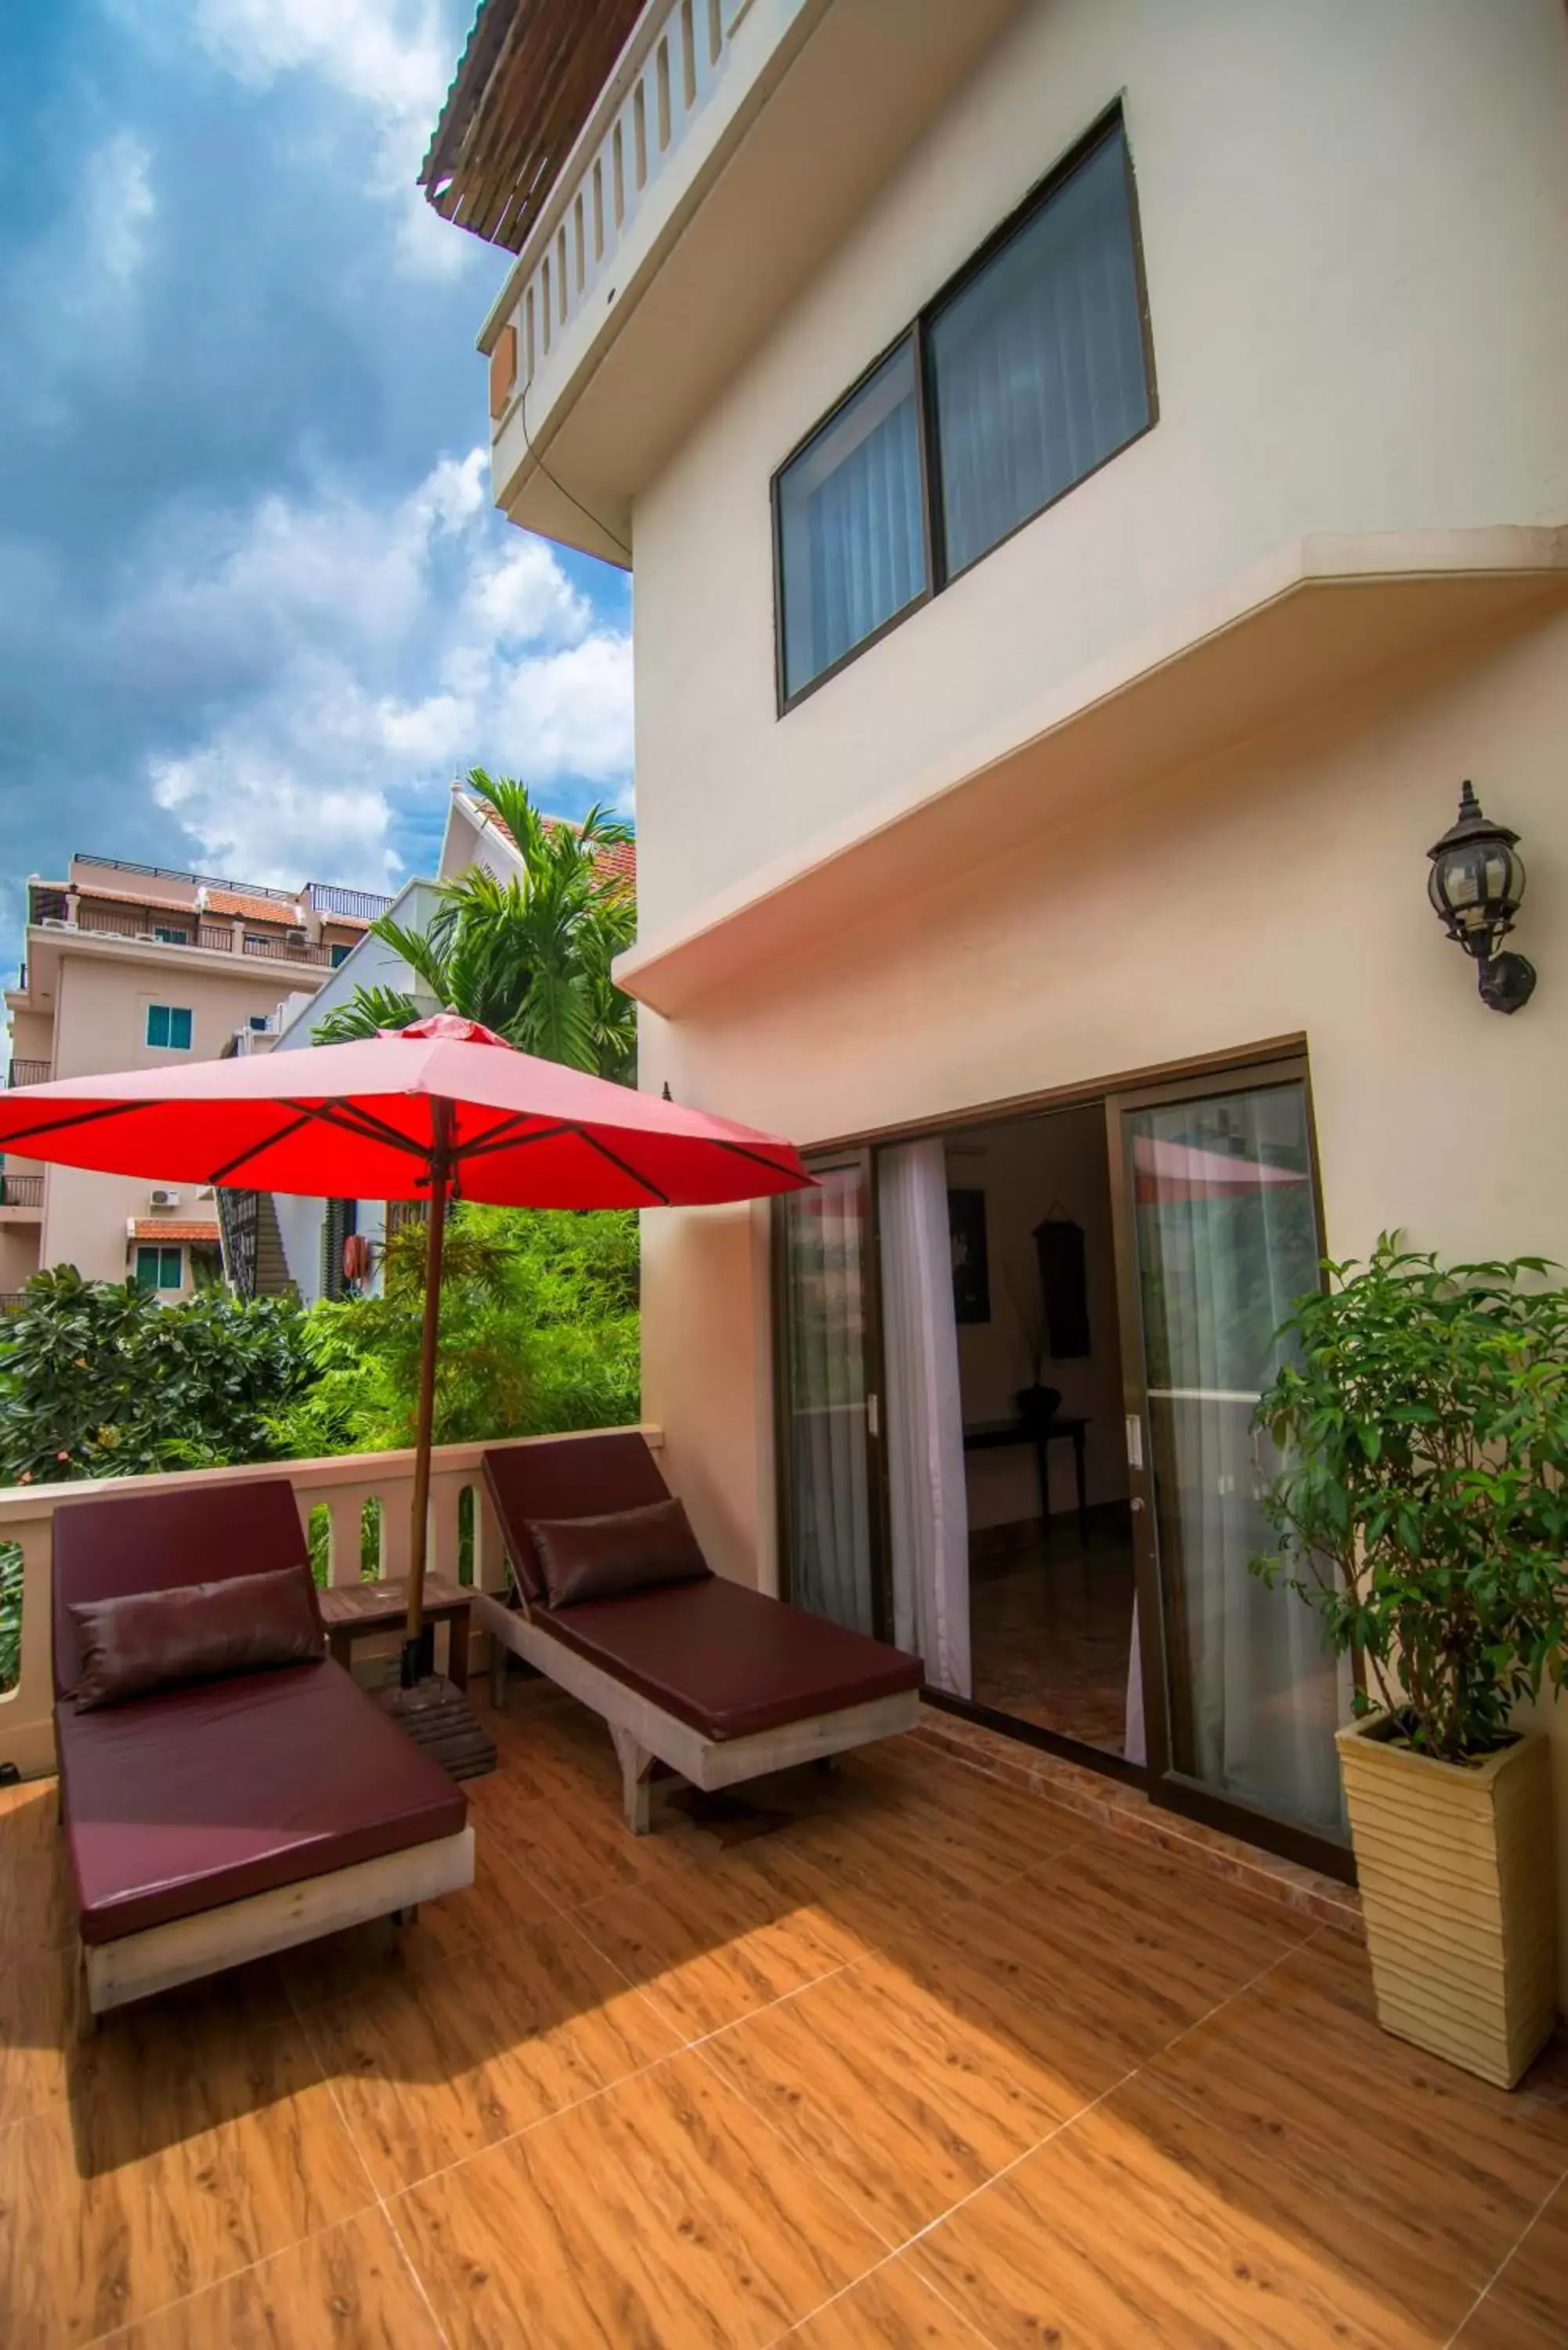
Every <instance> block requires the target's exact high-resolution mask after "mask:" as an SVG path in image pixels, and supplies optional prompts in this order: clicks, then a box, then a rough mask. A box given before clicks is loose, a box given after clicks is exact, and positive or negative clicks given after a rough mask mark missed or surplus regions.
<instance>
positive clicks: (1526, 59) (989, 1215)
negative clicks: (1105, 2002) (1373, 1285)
mask: <svg viewBox="0 0 1568 2350" xmlns="http://www.w3.org/2000/svg"><path fill="white" fill-rule="evenodd" d="M568 39H569V40H571V41H572V43H573V47H572V60H573V66H574V73H572V74H567V75H558V76H553V75H549V74H545V73H544V72H543V71H541V70H539V68H538V65H537V60H538V58H539V57H541V56H542V55H544V54H545V52H546V51H548V50H549V49H550V48H551V46H552V43H555V44H556V45H557V46H558V45H559V44H560V43H561V42H564V41H567V40H568ZM1565 121H1568V17H1565V16H1564V11H1563V7H1562V5H1561V0H1493V5H1488V6H1486V7H1477V6H1475V5H1473V0H1379V5H1376V7H1353V6H1351V5H1348V0H1345V5H1331V6H1327V7H1312V8H1303V7H1300V6H1298V5H1292V0H1251V5H1245V6H1243V5H1237V0H1189V5H1183V6H1180V7H1174V6H1170V5H1158V0H966V5H963V6H954V5H950V0H649V5H645V6H640V7H639V6H638V5H635V0H628V5H623V6H622V7H620V8H619V9H617V8H615V7H608V6H607V7H600V8H597V9H596V10H595V11H594V12H592V16H591V19H590V20H589V21H587V23H585V22H584V21H583V20H582V19H580V18H579V17H578V16H577V15H576V12H575V11H574V10H573V9H572V8H571V7H570V6H569V5H567V0H487V5H485V6H484V7H483V8H482V10H481V13H480V16H479V21H478V23H477V25H476V26H475V29H474V33H473V35H472V39H471V42H470V45H469V49H468V52H467V54H466V56H465V57H464V60H463V63H462V68H461V69H460V72H459V75H458V78H457V80H456V82H455V83H454V85H453V88H452V93H451V96H450V98H449V100H448V104H447V108H446V111H445V113H444V115H443V118H442V121H441V127H440V130H439V131H438V134H437V139H436V141H435V144H434V146H433V147H432V151H431V159H430V161H429V163H428V165H427V173H428V176H429V178H430V181H431V192H432V201H435V202H436V203H438V205H439V206H440V208H441V210H442V211H444V212H445V213H448V215H449V216H450V217H452V218H453V219H455V220H456V221H458V222H459V223H460V224H462V225H464V226H468V227H472V229H474V230H475V231H476V232H477V233H479V234H488V235H492V236H493V237H495V238H496V239H497V240H498V241H500V242H503V243H504V244H509V245H511V246H512V247H513V248H514V250H515V251H516V252H517V255H518V258H517V263H516V266H515V269H514V272H513V275H512V276H511V278H510V280H509V282H508V284H507V286H506V287H505V288H504V292H503V293H502V295H501V296H500V298H499V299H498V301H497V302H496V304H495V306H494V307H493V311H492V313H491V316H490V317H489V319H488V320H487V321H486V323H485V326H484V328H483V338H482V348H483V350H485V351H486V352H487V353H488V355H489V359H490V386H491V410H492V419H493V428H492V429H493V463H494V484H495V494H496V498H497V502H498V504H500V505H501V506H502V508H503V509H504V511H505V512H506V513H507V514H508V515H510V516H511V517H512V519H513V520H514V521H516V522H517V523H519V524H520V525H524V527H526V528H529V529H532V530H536V531H539V532H542V533H544V534H545V535H546V536H551V537H554V538H556V539H558V540H560V541H562V542H563V543H565V544H566V545H569V546H576V547H579V548H582V549H585V550H587V551H588V552H591V553H593V554H596V555H598V556H605V557H607V559H609V560H610V561H612V562H618V563H622V564H626V565H629V566H631V567H633V568H634V569H635V574H636V585H637V592H636V605H635V629H636V668H635V674H636V756H637V785H638V820H639V860H640V873H639V893H640V913H641V927H640V935H639V944H638V946H637V947H636V949H635V950H634V951H633V952H631V953H630V954H629V955H628V956H627V957H626V958H625V960H624V962H623V963H622V965H621V967H620V976H621V979H622V981H623V983H624V984H625V985H626V986H627V987H628V988H629V989H631V990H632V992H633V993H635V994H637V995H638V996H639V998H640V1000H641V1003H642V1004H643V1005H644V1007H645V1016H644V1021H643V1027H642V1082H643V1084H644V1085H645V1086H649V1087H658V1086H659V1085H660V1084H661V1083H664V1082H666V1081H667V1082H668V1083H669V1085H670V1087H671V1089H672V1091H673V1093H674V1095H675V1097H676V1098H677V1099H678V1100H684V1101H689V1102H691V1103H693V1104H695V1105H698V1106H700V1107H701V1108H703V1109H705V1110H710V1111H714V1112H722V1113H724V1114H726V1115H729V1116H732V1117H735V1118H743V1119H746V1120H750V1121H752V1122H753V1123H755V1124H757V1125H760V1126H762V1127H764V1128H773V1129H775V1130H778V1131H782V1132H784V1133H786V1134H788V1135H789V1136H791V1137H792V1138H793V1139H794V1140H796V1141H797V1142H799V1143H800V1144H801V1145H802V1146H803V1147H805V1148H806V1149H808V1151H809V1152H810V1153H811V1154H812V1155H813V1162H814V1164H815V1166H816V1168H817V1169H818V1170H819V1173H820V1175H821V1179H822V1188H821V1190H820V1191H817V1192H815V1194H812V1195H809V1196H807V1197H804V1198H802V1199H800V1200H798V1201H795V1202H794V1203H793V1204H791V1205H784V1206H781V1207H780V1208H779V1209H778V1210H777V1211H775V1212H774V1214H773V1215H771V1216H770V1214H769V1213H768V1212H767V1211H764V1210H763V1209H761V1208H758V1209H756V1210H754V1211H750V1212H748V1211H745V1210H743V1209H742V1210H736V1211H701V1212H691V1213H681V1214H676V1213H662V1214H657V1215H652V1216H650V1217H649V1219H648V1221H647V1227H646V1237H645V1253H644V1291H643V1312H644V1329H645V1342H644V1343H645V1357H644V1362H645V1386H644V1403H645V1409H646V1411H647V1414H648V1416H649V1419H652V1420H655V1421H658V1422H659V1423H660V1424H661V1426H662V1427H663V1429H664V1431H665V1439H666V1444H667V1447H668V1452H667V1458H668V1460H669V1461H670V1468H671V1472H672V1477H673V1482H675V1484H676V1486H677V1487H678V1489H679V1490H680V1492H681V1493H682V1495H683V1496H684V1498H685V1499H686V1501H687V1503H688V1504H689V1506H690V1508H691V1512H692V1514H693V1517H694V1519H695V1521H696V1523H697V1524H698V1528H699V1531H700V1533H701V1536H702V1538H703V1540H704V1542H705V1543H706V1544H707V1545H708V1546H709V1548H710V1551H711V1555H712V1556H713V1557H714V1559H715V1562H716V1563H717V1564H719V1565H722V1568H723V1569H724V1570H725V1571H726V1572H728V1573H730V1574H732V1575H738V1576H741V1577H742V1578H745V1579H753V1578H754V1579H756V1580H757V1581H759V1582H761V1583H762V1584H763V1585H764V1586H784V1587H785V1588H787V1589H789V1590H791V1591H793V1592H794V1594H795V1595H796V1596H800V1597H802V1598H804V1599H805V1600H806V1601H807V1603H808V1604H811V1605H814V1606H817V1607H823V1608H825V1609H826V1611H827V1612H830V1613H833V1614H836V1615H838V1616H840V1617H844V1618H845V1619H846V1620H849V1621H853V1622H860V1623H867V1624H876V1625H879V1626H882V1627H886V1628H888V1629H889V1630H891V1631H893V1632H895V1633H896V1634H897V1635H898V1637H899V1638H902V1639H905V1640H907V1641H909V1642H912V1643H914V1644H916V1645H919V1647H920V1648H921V1650H922V1653H923V1654H924V1655H925V1658H926V1661H927V1666H928V1671H929V1675H930V1678H931V1679H932V1680H933V1681H934V1682H936V1683H937V1684H938V1685H939V1686H941V1687H944V1688H945V1689H946V1690H948V1691H949V1692H950V1696H951V1698H952V1700H953V1701H954V1702H955V1703H957V1704H959V1705H961V1706H963V1707H966V1708H968V1709H970V1710H971V1711H978V1712H980V1713H981V1714H982V1715H983V1717H984V1718H985V1719H987V1720H989V1721H992V1722H996V1723H1001V1724H1005V1726H1007V1727H1008V1728H1010V1729H1011V1730H1012V1731H1015V1732H1016V1733H1017V1734H1018V1735H1020V1736H1022V1737H1025V1738H1032V1739H1033V1740H1035V1741H1036V1742H1041V1743H1045V1744H1048V1745H1054V1746H1055V1747H1056V1748H1058V1749H1059V1750H1061V1751H1064V1752H1069V1753H1071V1754H1073V1755H1075V1756H1076V1757H1077V1758H1078V1759H1081V1760H1085V1761H1091V1762H1093V1763H1096V1765H1097V1766H1098V1767H1100V1768H1103V1769H1105V1770H1107V1771H1110V1772H1112V1773H1121V1774H1123V1775H1127V1774H1132V1775H1135V1776H1137V1778H1139V1779H1140V1780H1141V1781H1142V1782H1144V1783H1147V1784H1148V1785H1149V1786H1150V1787H1151V1789H1152V1791H1153V1793H1154V1794H1155V1796H1156V1799H1157V1800H1158V1801H1160V1802H1162V1803H1166V1804H1171V1805H1174V1806H1177V1807H1179V1808H1185V1809H1187V1810H1189V1811H1191V1812H1194V1813H1197V1814H1200V1815H1203V1816H1207V1817H1210V1818H1213V1819H1218V1820H1220V1821H1221V1822H1222V1823H1224V1824H1226V1825H1230V1826H1231V1827H1232V1828H1233V1829H1234V1830H1235V1831H1236V1832H1237V1833H1239V1834H1241V1835H1246V1836H1251V1837H1254V1838H1256V1839H1258V1840H1261V1841H1264V1842H1272V1843H1274V1844H1276V1845H1279V1846H1282V1847H1284V1848H1286V1849H1289V1850H1293V1851H1295V1852H1297V1853H1300V1854H1302V1855H1303V1856H1313V1857H1315V1858H1317V1859H1319V1860H1320V1861H1323V1862H1324V1864H1325V1865H1329V1866H1334V1865H1337V1863H1336V1858H1335V1856H1336V1854H1338V1853H1339V1852H1341V1850H1342V1843H1343V1839H1342V1830H1341V1822H1340V1817H1339V1810H1338V1794H1337V1784H1336V1781H1335V1776H1334V1762H1333V1754H1332V1747H1331V1743H1330V1733H1331V1731H1332V1728H1333V1725H1334V1721H1335V1719H1336V1717H1337V1716H1338V1714H1339V1712H1340V1711H1341V1710H1342V1708H1343V1706H1344V1703H1345V1690H1344V1688H1343V1686H1342V1684H1341V1682H1340V1680H1339V1679H1338V1677H1337V1675H1336V1674H1335V1672H1334V1669H1333V1668H1332V1667H1331V1666H1330V1665H1329V1664H1328V1662H1327V1661H1326V1660H1325V1659H1324V1657H1323V1656H1322V1654H1321V1653H1320V1652H1319V1651H1318V1649H1317V1648H1316V1645H1315V1639H1314V1632H1313V1626H1312V1619H1311V1617H1309V1616H1308V1614H1307V1611H1306V1610H1305V1609H1304V1608H1303V1607H1301V1606H1300V1605H1299V1603H1298V1602H1297V1601H1295V1600H1294V1599H1293V1597H1292V1596H1290V1595H1289V1594H1287V1593H1282V1592H1274V1593H1271V1592H1268V1591H1266V1590H1264V1589H1263V1588H1262V1586H1260V1585H1259V1584H1258V1583H1257V1582H1256V1580H1255V1579H1254V1578H1252V1577H1251V1576H1250V1575H1248V1573H1247V1561H1248V1559H1249V1557H1250V1556H1251V1555H1252V1554H1253V1552H1254V1551H1256V1550H1257V1549H1259V1548H1261V1547H1263V1546H1265V1544H1266V1542H1267V1532H1266V1528H1265V1527H1264V1525H1263V1523H1262V1518H1261V1515H1260V1513H1259V1511H1258V1508H1257V1494H1258V1490H1259V1487H1260V1484H1261V1482H1262V1477H1263V1475H1264V1474H1265V1473H1266V1471H1267V1469H1268V1461H1267V1458H1266V1455H1265V1454H1263V1453H1262V1451H1260V1449H1259V1445H1258V1443H1257V1441H1256V1440H1254V1439H1253V1437H1252V1434H1251V1427H1250V1422H1251V1408H1252V1400H1253V1398H1254V1397H1255V1395H1256V1392H1257V1389H1258V1387H1259V1385H1260V1384H1261V1382H1262V1378H1264V1377H1265V1376H1266V1375H1267V1369H1268V1364H1269V1359H1270V1348H1269V1340H1270V1334H1271V1332H1272V1328H1273V1326H1274V1325H1275V1324H1276V1323H1277V1322H1278V1320H1279V1319H1280V1317H1281V1315H1282V1313H1283V1311H1284V1309H1285V1307H1286V1306H1287V1305H1288V1303H1289V1301H1290V1299H1291V1298H1292V1297H1293V1295H1299V1294H1300V1293H1301V1291H1302V1290H1303V1289H1304V1288H1307V1287H1309V1286H1310V1285H1311V1284H1312V1283H1313V1281H1314V1277H1315V1263H1316V1259H1317V1257H1318V1255H1319V1253H1320V1252H1323V1251H1326V1252H1328V1253H1332V1254H1333V1255H1334V1256H1335V1257H1345V1256H1351V1255H1360V1254H1364V1253H1366V1251H1367V1250H1368V1249H1369V1248H1370V1246H1371V1245H1372V1243H1374V1241H1375V1240H1376V1235H1377V1234H1378V1232H1379V1231H1380V1230H1382V1229H1383V1228H1384V1227H1386V1226H1404V1227H1406V1228H1407V1231H1408V1232H1409V1233H1410V1235H1411V1237H1412V1239H1413V1240H1414V1241H1415V1242H1416V1243H1419V1244H1424V1245H1428V1246H1431V1247H1433V1248H1436V1249H1438V1250H1439V1251H1440V1252H1443V1253H1446V1254H1449V1255H1456V1256H1477V1255H1486V1256H1490V1255H1496V1254H1501V1253H1510V1252H1514V1251H1541V1252H1544V1253H1550V1254H1554V1255H1556V1256H1557V1257H1558V1258H1560V1259H1563V1260H1568V1188H1565V1186H1564V1184H1563V1175H1562V1160H1563V1145H1564V1141H1565V1139H1568V1134H1565V1128H1564V1119H1563V1068H1564V1066H1565V1065H1568V943H1565V942H1564V940H1563V930H1562V925H1561V922H1560V921H1559V920H1558V919H1557V917H1558V914H1559V911H1560V910H1561V908H1562V906H1563V903H1564V901H1565V895H1568V792H1565V789H1564V761H1565V759H1568V138H1564V135H1563V125H1564V122H1565ZM1466 777H1470V778H1473V780H1474V783H1475V786H1476V790H1477V792H1478V794H1479V796H1480V801H1481V803H1482V804H1483V806H1485V808H1486V809H1487V811H1488V812H1489V813H1490V815H1491V816H1494V817H1495V818H1497V819H1498V820H1499V821H1500V822H1501V823H1503V824H1506V825H1507V826H1510V827H1513V828H1514V829H1515V830H1516V831H1517V832H1518V833H1519V835H1520V836H1521V850H1522V856H1523V858H1524V861H1525V864H1526V866H1527V868H1528V869H1529V873H1530V877H1531V886H1530V894H1529V899H1528V901H1527V903H1526V905H1525V908H1524V911H1523V914H1522V918H1521V921H1520V925H1519V932H1518V941H1517V942H1518V944H1519V945H1520V946H1521V948H1522V949H1523V951H1525V952H1526V953H1528V954H1529V955H1530V956H1532V958H1533V959H1534V960H1535V962H1537V963H1538V964H1539V966H1540V986H1539V989H1538V990H1537V992H1536V993H1535V995H1534V997H1533V998H1532V1001H1530V1002H1529V1003H1527V1004H1525V1005H1524V1006H1523V1008H1522V1009H1521V1010H1519V1011H1518V1012H1517V1013H1516V1014H1514V1016H1512V1017H1500V1016H1499V1015H1498V1014H1497V1012H1495V1011H1493V1010H1491V1009H1489V1008H1488V1006H1487V1005H1486V1004H1485V1003H1483V1002H1481V1001H1480V1000H1479V999H1478V994H1477V986H1476V971H1475V969H1474V968H1473V967H1472V966H1471V965H1470V964H1469V962H1466V961H1465V960H1464V958H1463V957H1462V956H1461V955H1460V954H1459V952H1456V951H1455V947H1454V945H1453V944H1452V943H1450V941H1449V939H1448V938H1447V937H1446V936H1445V933H1444V931H1443V929H1442V927H1441V926H1440V924H1439V922H1438V920H1436V919H1435V918H1434V913H1433V910H1432V908H1431V906H1430V905H1429V904H1428V893H1427V881H1428V855H1427V852H1428V848H1429V847H1431V845H1432V844H1433V843H1434V842H1435V841H1436V840H1437V838H1438V836H1439V835H1440V834H1442V833H1443V831H1444V830H1445V827H1448V826H1449V825H1450V824H1451V823H1452V821H1453V819H1454V815H1455V808H1456V805H1457V803H1458V799H1459V786H1460V783H1461V781H1462V779H1464V778H1466ZM944 1192H947V1193H949V1194H950V1199H949V1200H948V1201H947V1202H946V1204H945V1207H944V1201H943V1193H944ZM950 1258H958V1259H960V1260H961V1267H960V1278H959V1280H958V1281H957V1283H956V1284H952V1289H953V1294H952V1295H951V1297H950V1299H949V1301H948V1302H947V1303H946V1304H945V1305H944V1304H943V1301H942V1295H941V1293H942V1291H943V1288H944V1285H945V1284H950V1283H951V1282H952V1264H951V1262H950ZM944 1315H945V1317H946V1319H945V1323H944ZM1040 1388H1046V1389H1048V1390H1050V1391H1051V1392H1053V1393H1054V1394H1055V1395H1056V1397H1057V1399H1058V1400H1057V1405H1056V1408H1055V1410H1054V1413H1053V1412H1052V1411H1051V1409H1050V1408H1049V1406H1048V1404H1043V1403H1042V1402H1041V1401H1040V1400H1039V1399H1038V1396H1037V1393H1036V1391H1037V1390H1038V1389H1040ZM1058 1439H1061V1441H1060V1442H1058V1441H1057V1440H1058ZM1069 1439H1070V1440H1071V1456H1070V1455H1069V1449H1068V1440H1069ZM1070 1471H1077V1472H1079V1473H1081V1476H1082V1480H1083V1482H1082V1484H1081V1486H1079V1487H1078V1488H1077V1491H1076V1492H1075V1499H1078V1500H1081V1503H1082V1509H1081V1511H1080V1512H1079V1513H1076V1516H1075V1522H1069V1523H1067V1524H1066V1525H1064V1523H1063V1518H1062V1513H1060V1511H1059V1510H1058V1511H1057V1512H1056V1513H1048V1512H1046V1511H1043V1510H1042V1508H1041V1506H1040V1505H1041V1503H1043V1502H1044V1501H1045V1500H1046V1495H1045V1494H1044V1493H1042V1492H1040V1491H1039V1489H1038V1488H1039V1484H1040V1483H1044V1484H1046V1485H1047V1487H1048V1484H1049V1482H1050V1481H1051V1480H1053V1479H1054V1480H1055V1481H1056V1482H1058V1483H1061V1482H1064V1478H1065V1476H1066V1475H1067V1474H1068V1473H1069V1472H1070ZM1037 1481H1038V1482H1037ZM1057 1498H1058V1500H1060V1498H1061V1497H1060V1496H1058V1497H1057ZM1554 1727H1555V1731H1556V1734H1557V1736H1558V1739H1559V1742H1560V1744H1559V1753H1560V1757H1561V1759H1562V1762H1563V1768H1564V1773H1565V1787H1568V1708H1559V1709H1558V1711H1557V1713H1556V1716H1555V1718H1554ZM1564 1816H1565V1817H1568V1814H1564ZM1564 1877H1565V1882H1568V1871H1565V1872H1564Z"/></svg>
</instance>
